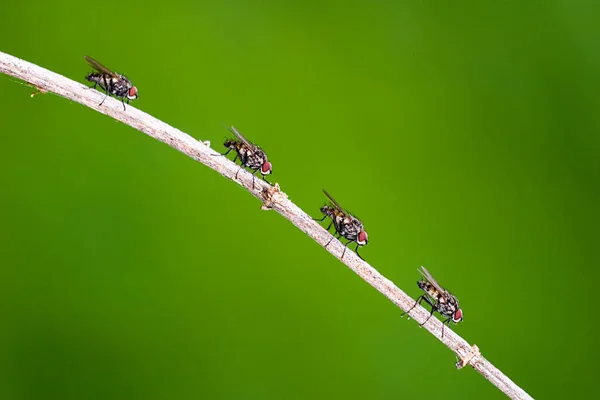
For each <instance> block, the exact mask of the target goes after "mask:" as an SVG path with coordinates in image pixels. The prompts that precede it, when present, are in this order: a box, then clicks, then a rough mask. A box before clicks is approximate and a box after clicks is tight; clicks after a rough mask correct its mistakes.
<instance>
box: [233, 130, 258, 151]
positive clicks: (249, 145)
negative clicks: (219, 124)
mask: <svg viewBox="0 0 600 400" xmlns="http://www.w3.org/2000/svg"><path fill="white" fill-rule="evenodd" d="M227 129H229V131H230V132H231V133H233V134H234V135H235V136H236V137H237V138H238V139H240V140H241V141H242V143H244V144H245V145H246V146H248V147H250V148H253V147H256V145H254V144H253V143H250V142H249V141H248V140H246V138H245V137H244V136H242V134H241V133H240V132H239V131H238V130H237V129H235V126H231V128H229V127H228V128H227Z"/></svg>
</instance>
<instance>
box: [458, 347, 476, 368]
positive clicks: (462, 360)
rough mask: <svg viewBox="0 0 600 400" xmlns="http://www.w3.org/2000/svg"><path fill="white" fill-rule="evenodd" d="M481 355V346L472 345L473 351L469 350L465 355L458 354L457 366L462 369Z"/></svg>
mask: <svg viewBox="0 0 600 400" xmlns="http://www.w3.org/2000/svg"><path fill="white" fill-rule="evenodd" d="M480 356H481V351H479V347H477V345H476V344H474V345H473V346H471V351H469V352H468V353H467V354H466V355H465V356H460V355H459V356H458V360H457V361H456V368H457V369H461V368H463V367H465V366H466V365H468V364H471V362H473V359H477V358H479V357H480Z"/></svg>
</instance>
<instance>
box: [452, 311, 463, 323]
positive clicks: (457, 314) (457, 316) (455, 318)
mask: <svg viewBox="0 0 600 400" xmlns="http://www.w3.org/2000/svg"><path fill="white" fill-rule="evenodd" d="M462 320H463V312H462V310H461V309H460V308H459V309H458V310H456V312H455V313H454V315H453V316H452V321H453V322H454V323H457V322H460V321H462Z"/></svg>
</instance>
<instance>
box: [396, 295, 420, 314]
mask: <svg viewBox="0 0 600 400" xmlns="http://www.w3.org/2000/svg"><path fill="white" fill-rule="evenodd" d="M423 296H424V295H421V296H419V298H418V299H417V301H415V304H414V305H413V306H412V307H411V308H410V310H408V311H406V312H403V313H402V314H401V315H400V317H404V316H405V315H406V314H410V312H411V311H412V310H413V308H415V307H416V306H417V304H419V305H420V304H421V301H423Z"/></svg>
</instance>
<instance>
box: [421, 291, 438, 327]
mask: <svg viewBox="0 0 600 400" xmlns="http://www.w3.org/2000/svg"><path fill="white" fill-rule="evenodd" d="M421 297H423V300H425V302H426V303H427V304H429V305H430V306H431V313H429V317H427V319H426V320H425V322H423V323H422V324H419V326H423V325H425V324H426V323H427V321H429V319H430V318H431V316H432V315H433V313H434V312H435V306H434V305H433V303H432V302H431V300H429V297H427V296H423V295H422V296H421Z"/></svg>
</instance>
